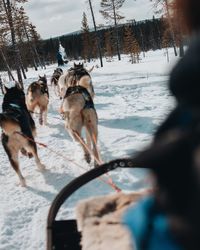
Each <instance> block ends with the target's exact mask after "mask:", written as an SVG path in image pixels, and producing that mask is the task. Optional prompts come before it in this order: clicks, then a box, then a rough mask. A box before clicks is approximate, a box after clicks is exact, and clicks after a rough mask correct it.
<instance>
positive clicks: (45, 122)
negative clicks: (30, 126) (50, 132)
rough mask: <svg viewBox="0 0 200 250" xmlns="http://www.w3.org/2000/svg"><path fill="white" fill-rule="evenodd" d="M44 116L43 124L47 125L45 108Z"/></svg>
mask: <svg viewBox="0 0 200 250" xmlns="http://www.w3.org/2000/svg"><path fill="white" fill-rule="evenodd" d="M43 117H44V122H43V124H44V125H47V110H45V111H44V112H43Z"/></svg>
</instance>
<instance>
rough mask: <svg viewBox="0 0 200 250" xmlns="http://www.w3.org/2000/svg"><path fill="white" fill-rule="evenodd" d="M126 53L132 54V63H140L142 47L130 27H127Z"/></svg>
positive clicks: (125, 35) (125, 33)
mask: <svg viewBox="0 0 200 250" xmlns="http://www.w3.org/2000/svg"><path fill="white" fill-rule="evenodd" d="M124 53H126V54H130V57H131V63H138V62H139V55H140V47H139V44H138V42H137V40H136V39H135V37H134V35H133V32H132V28H131V27H130V26H127V27H125V32H124Z"/></svg>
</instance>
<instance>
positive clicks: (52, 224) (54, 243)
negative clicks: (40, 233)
mask: <svg viewBox="0 0 200 250" xmlns="http://www.w3.org/2000/svg"><path fill="white" fill-rule="evenodd" d="M132 167H134V165H133V162H132V160H131V159H119V160H114V161H111V162H109V163H106V164H103V165H101V166H99V167H97V168H94V169H92V170H90V171H88V172H86V173H85V174H83V175H81V176H79V177H77V178H76V179H74V180H73V181H71V182H70V183H69V184H68V185H66V186H65V187H64V188H63V189H62V190H61V191H60V193H59V194H58V195H57V197H56V198H55V200H54V201H53V203H52V205H51V208H50V211H49V214H48V220H47V250H64V249H67V250H80V249H81V246H80V240H81V234H80V232H78V230H77V222H76V220H56V215H57V213H58V211H59V209H60V207H61V206H62V204H63V203H64V202H65V201H66V200H67V199H68V198H69V197H70V196H71V195H72V194H73V193H74V192H75V191H77V190H78V189H79V188H81V187H82V186H83V185H85V184H87V183H88V182H90V181H92V180H94V179H95V178H97V177H99V176H101V175H103V174H105V173H107V172H109V171H111V170H114V169H116V168H132Z"/></svg>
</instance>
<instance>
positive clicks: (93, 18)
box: [88, 0, 103, 67]
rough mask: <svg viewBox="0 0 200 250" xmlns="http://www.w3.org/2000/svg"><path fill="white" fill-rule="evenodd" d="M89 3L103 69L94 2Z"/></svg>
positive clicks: (89, 1)
mask: <svg viewBox="0 0 200 250" xmlns="http://www.w3.org/2000/svg"><path fill="white" fill-rule="evenodd" d="M88 3H89V6H90V11H91V15H92V21H93V25H94V31H95V37H96V41H97V48H98V53H99V59H100V64H101V67H103V60H102V54H101V44H100V38H99V35H98V32H97V26H96V20H95V16H94V11H93V6H92V1H91V0H88Z"/></svg>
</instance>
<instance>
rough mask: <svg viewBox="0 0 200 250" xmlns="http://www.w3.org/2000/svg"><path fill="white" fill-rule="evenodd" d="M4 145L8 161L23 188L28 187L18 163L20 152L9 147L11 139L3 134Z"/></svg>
mask: <svg viewBox="0 0 200 250" xmlns="http://www.w3.org/2000/svg"><path fill="white" fill-rule="evenodd" d="M1 141H2V145H3V147H4V150H5V151H6V153H7V155H8V159H9V161H10V164H11V166H12V167H13V169H14V170H15V172H16V173H17V175H18V177H19V180H20V184H21V186H22V187H25V186H26V181H25V179H24V177H23V175H22V173H21V171H20V168H19V161H18V153H19V150H17V149H14V148H13V147H9V146H8V143H9V138H8V136H6V135H5V134H2V138H1Z"/></svg>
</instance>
